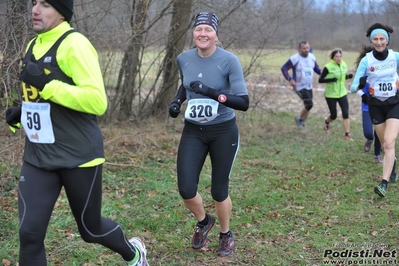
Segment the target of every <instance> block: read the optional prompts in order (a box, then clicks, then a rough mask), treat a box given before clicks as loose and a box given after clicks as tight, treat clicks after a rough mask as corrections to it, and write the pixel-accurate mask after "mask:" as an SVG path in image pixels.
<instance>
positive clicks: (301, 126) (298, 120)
mask: <svg viewBox="0 0 399 266" xmlns="http://www.w3.org/2000/svg"><path fill="white" fill-rule="evenodd" d="M295 123H296V125H297V126H298V127H299V128H301V129H304V128H305V124H304V123H303V120H302V119H301V118H300V117H299V116H297V117H295Z"/></svg>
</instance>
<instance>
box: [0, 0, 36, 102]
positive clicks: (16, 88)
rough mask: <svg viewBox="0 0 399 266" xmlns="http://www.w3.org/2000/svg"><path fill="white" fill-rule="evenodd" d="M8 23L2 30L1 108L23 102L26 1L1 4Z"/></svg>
mask: <svg viewBox="0 0 399 266" xmlns="http://www.w3.org/2000/svg"><path fill="white" fill-rule="evenodd" d="M0 10H2V12H5V14H4V16H5V18H6V21H7V23H2V25H3V26H4V28H0V32H1V33H2V34H1V37H0V62H1V65H0V82H1V83H0V98H2V99H4V101H2V102H1V103H0V104H1V106H3V107H4V106H8V105H13V104H14V103H18V102H20V100H21V93H20V91H21V90H20V83H19V81H18V74H19V62H20V58H22V55H23V52H24V48H25V45H26V43H27V41H28V38H29V34H28V33H27V30H28V27H27V24H28V23H27V20H26V14H27V9H26V1H23V0H7V1H5V2H2V3H1V4H0Z"/></svg>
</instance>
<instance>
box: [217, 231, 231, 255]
mask: <svg viewBox="0 0 399 266" xmlns="http://www.w3.org/2000/svg"><path fill="white" fill-rule="evenodd" d="M233 254H234V237H233V234H231V232H230V236H229V235H220V237H219V248H218V255H219V256H220V257H227V256H230V255H233Z"/></svg>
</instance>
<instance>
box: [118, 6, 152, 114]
mask: <svg viewBox="0 0 399 266" xmlns="http://www.w3.org/2000/svg"><path fill="white" fill-rule="evenodd" d="M134 2H136V1H134ZM133 5H135V6H134V8H136V12H132V16H131V20H130V21H131V27H132V32H133V36H132V38H131V40H130V42H129V45H128V48H127V49H126V51H125V55H124V60H123V62H122V69H123V74H124V75H123V78H124V81H123V85H122V87H121V95H122V98H121V103H120V112H119V117H118V119H119V120H121V121H123V120H126V119H128V118H129V117H130V116H131V115H132V104H133V100H134V98H135V96H136V95H137V94H138V93H137V91H136V90H137V88H136V84H135V80H136V76H137V74H138V71H139V69H140V66H139V65H140V60H139V58H140V51H141V49H142V46H143V37H144V31H145V22H146V18H147V12H148V7H149V0H147V1H142V0H140V1H137V4H134V3H133Z"/></svg>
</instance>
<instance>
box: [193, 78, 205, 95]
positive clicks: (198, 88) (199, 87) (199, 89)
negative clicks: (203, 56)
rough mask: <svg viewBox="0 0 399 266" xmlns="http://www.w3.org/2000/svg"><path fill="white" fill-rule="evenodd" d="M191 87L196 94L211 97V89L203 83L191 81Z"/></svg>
mask: <svg viewBox="0 0 399 266" xmlns="http://www.w3.org/2000/svg"><path fill="white" fill-rule="evenodd" d="M190 87H191V89H192V90H193V91H194V92H195V93H199V94H202V95H204V96H209V90H210V88H209V87H208V86H206V85H204V84H202V82H201V81H198V80H196V81H191V82H190Z"/></svg>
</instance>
